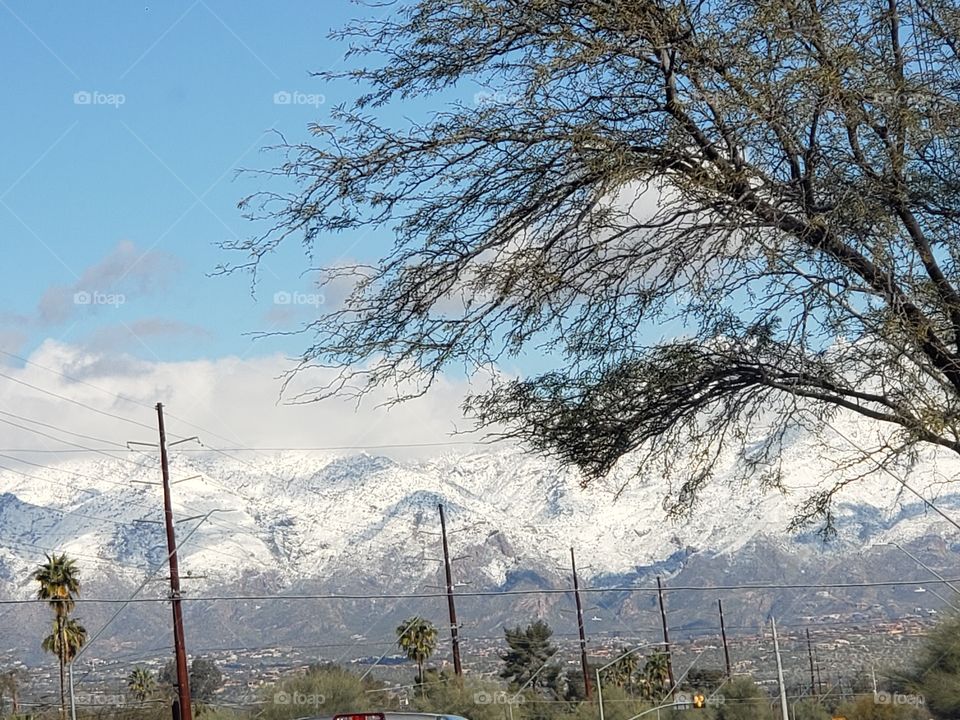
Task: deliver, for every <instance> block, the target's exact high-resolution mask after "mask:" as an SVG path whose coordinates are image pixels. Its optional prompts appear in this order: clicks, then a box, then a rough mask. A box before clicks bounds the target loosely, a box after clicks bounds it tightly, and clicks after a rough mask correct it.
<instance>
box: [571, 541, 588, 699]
mask: <svg viewBox="0 0 960 720" xmlns="http://www.w3.org/2000/svg"><path fill="white" fill-rule="evenodd" d="M570 565H571V566H572V567H573V597H574V599H575V600H576V602H577V629H578V630H579V631H580V669H581V670H582V671H583V695H584V697H585V698H586V699H587V700H589V699H590V698H591V696H592V695H593V688H592V687H591V683H590V667H589V665H588V663H587V634H586V632H585V631H584V629H583V603H581V602H580V580H579V578H577V558H576V556H575V555H574V553H573V548H570Z"/></svg>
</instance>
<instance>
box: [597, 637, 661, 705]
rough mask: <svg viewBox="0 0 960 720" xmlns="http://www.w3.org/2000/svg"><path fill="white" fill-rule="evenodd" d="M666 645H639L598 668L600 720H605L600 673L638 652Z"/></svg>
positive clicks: (656, 643) (655, 643)
mask: <svg viewBox="0 0 960 720" xmlns="http://www.w3.org/2000/svg"><path fill="white" fill-rule="evenodd" d="M665 644H666V643H663V642H654V643H646V644H645V645H638V646H637V647H635V648H633V649H632V650H627V652H625V653H623V654H622V655H620V656H618V657H616V658H614V659H613V660H611V661H610V662H608V663H607V664H606V665H603V666H602V667H598V668H597V706H598V707H599V708H600V720H603V686H602V685H601V683H600V673H601V672H603V671H604V670H606V669H607V668H608V667H610V666H611V665H616V664H617V663H618V662H620V661H621V660H623V659H624V658H625V657H627V656H628V655H633V653H635V652H637V650H643V649H645V648H650V647H656V646H657V645H665Z"/></svg>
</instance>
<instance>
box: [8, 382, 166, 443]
mask: <svg viewBox="0 0 960 720" xmlns="http://www.w3.org/2000/svg"><path fill="white" fill-rule="evenodd" d="M0 377H2V378H6V379H7V380H9V381H10V382H14V383H17V384H18V385H22V386H24V387H27V388H30V389H31V390H35V391H36V392H40V393H43V394H44V395H49V396H51V397H55V398H57V399H58V400H63V401H64V402H68V403H70V404H71V405H76V406H78V407H82V408H84V409H85V410H89V411H90V412H94V413H97V414H98V415H103V416H104V417H109V418H113V419H114V420H120V421H121V422H125V423H129V424H131V425H137V426H139V427H141V428H146V429H148V430H153V428H152V427H150V426H149V425H147V424H146V423H142V422H139V421H138V420H131V419H130V418H127V417H123V416H122V415H117V414H115V413H111V412H107V411H106V410H101V409H99V408H95V407H93V406H92V405H87V404H86V403H83V402H80V401H79V400H74V399H73V398H69V397H67V396H66V395H61V394H60V393H56V392H53V391H52V390H46V389H44V388H42V387H38V386H37V385H32V384H30V383H28V382H26V381H24V380H19V379H17V378H15V377H13V376H12V375H7V374H6V373H3V372H0Z"/></svg>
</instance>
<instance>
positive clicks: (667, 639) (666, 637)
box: [657, 575, 676, 687]
mask: <svg viewBox="0 0 960 720" xmlns="http://www.w3.org/2000/svg"><path fill="white" fill-rule="evenodd" d="M657 597H658V598H659V599H660V622H661V624H662V625H663V647H664V649H665V650H666V653H667V678H668V679H669V680H670V687H673V686H674V685H675V684H676V683H675V682H674V679H673V657H672V655H671V654H670V633H669V631H668V630H667V610H666V608H665V607H664V604H663V585H662V584H661V583H660V576H659V575H657Z"/></svg>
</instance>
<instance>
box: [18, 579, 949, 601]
mask: <svg viewBox="0 0 960 720" xmlns="http://www.w3.org/2000/svg"><path fill="white" fill-rule="evenodd" d="M947 582H954V583H960V578H946V579H944V580H880V581H875V582H857V583H784V584H744V585H715V586H692V585H690V586H679V585H673V586H670V587H664V588H663V590H664V592H732V591H741V590H742V591H746V590H819V589H854V588H868V587H905V586H917V585H942V584H945V583H947ZM580 592H581V593H607V592H625V593H635V592H640V593H649V594H651V595H654V594H656V592H657V590H656V588H639V587H605V588H603V587H583V588H580ZM569 593H570V590H566V589H562V588H561V589H553V588H543V589H535V590H473V591H466V592H460V593H458V595H459V596H460V597H493V598H499V597H510V596H515V595H565V594H569ZM446 596H447V594H446V592H416V593H382V594H379V595H372V594H359V593H358V594H352V593H351V594H341V593H316V594H296V595H208V596H199V595H198V596H196V597H187V596H185V597H184V598H183V600H184V601H190V602H252V601H257V602H263V601H271V602H280V601H283V602H290V601H299V600H404V599H411V600H414V599H430V598H445V597H446ZM34 602H41V601H39V600H35V599H11V600H0V605H4V604H7V605H9V604H27V603H34ZM77 602H78V603H79V602H85V603H115V602H127V600H123V599H117V598H78V599H77ZM136 602H165V599H164V598H160V599H155V600H151V599H145V600H137V601H136Z"/></svg>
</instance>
